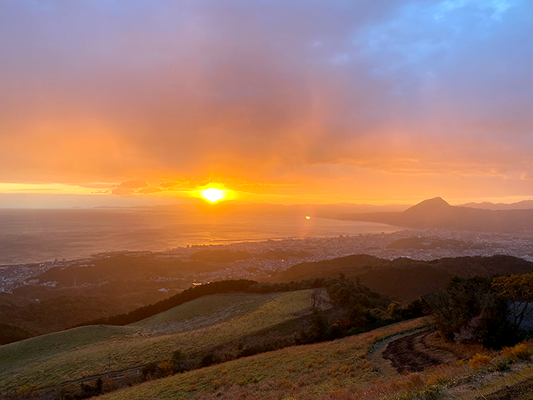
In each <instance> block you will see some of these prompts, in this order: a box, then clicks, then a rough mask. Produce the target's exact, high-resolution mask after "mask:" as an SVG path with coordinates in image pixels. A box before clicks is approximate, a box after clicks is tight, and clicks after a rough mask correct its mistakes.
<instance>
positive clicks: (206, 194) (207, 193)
mask: <svg viewBox="0 0 533 400" xmlns="http://www.w3.org/2000/svg"><path fill="white" fill-rule="evenodd" d="M200 194H201V195H202V197H203V198H204V199H206V200H207V201H208V202H210V203H216V202H218V201H220V200H223V199H224V198H225V197H226V191H225V190H221V189H216V188H210V189H204V190H202V191H201V192H200Z"/></svg>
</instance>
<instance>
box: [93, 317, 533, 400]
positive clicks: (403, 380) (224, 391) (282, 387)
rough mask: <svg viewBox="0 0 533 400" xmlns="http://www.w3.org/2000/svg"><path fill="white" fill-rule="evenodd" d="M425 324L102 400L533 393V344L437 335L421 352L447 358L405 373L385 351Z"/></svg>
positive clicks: (250, 360) (341, 399)
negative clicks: (489, 344) (497, 346)
mask: <svg viewBox="0 0 533 400" xmlns="http://www.w3.org/2000/svg"><path fill="white" fill-rule="evenodd" d="M424 326H425V322H424V320H422V319H418V320H412V321H408V322H403V323H399V324H395V325H390V326H387V327H384V328H380V329H376V330H374V331H371V332H367V333H363V334H360V335H357V336H351V337H347V338H343V339H338V340H335V341H332V342H324V343H319V344H313V345H303V346H293V347H289V348H285V349H281V350H277V351H272V352H268V353H263V354H258V355H255V356H252V357H246V358H241V359H238V360H234V361H230V362H227V363H224V364H219V365H216V366H211V367H207V368H203V369H199V370H194V371H190V372H185V373H182V374H177V375H174V376H171V377H168V378H165V379H159V380H156V381H150V382H146V383H143V384H141V385H138V386H134V387H131V388H128V389H124V390H119V391H116V392H112V393H109V394H107V395H104V396H101V397H99V399H102V400H141V399H143V400H144V399H160V400H171V399H172V400H173V399H196V400H214V399H220V400H234V399H247V400H278V399H285V400H296V399H305V400H326V399H327V400H331V399H337V400H348V399H359V400H374V399H376V400H377V399H390V400H413V399H434V400H438V399H442V400H444V399H463V400H474V399H478V398H491V399H493V398H494V399H496V398H504V397H486V396H488V395H489V394H490V393H494V392H496V391H498V390H500V389H502V388H506V387H507V386H512V385H515V384H517V383H519V385H518V386H520V387H522V386H523V388H522V389H523V390H522V391H523V392H524V393H525V392H528V393H530V390H531V387H533V385H532V383H531V382H532V381H531V377H532V376H533V363H532V362H531V361H530V360H527V357H523V358H521V355H527V354H531V350H532V349H533V343H527V344H525V345H523V344H522V345H520V346H517V348H512V349H504V350H502V351H501V352H497V351H487V350H484V349H483V348H481V347H480V346H475V345H456V344H451V343H445V342H442V339H441V338H439V337H438V336H437V335H433V336H431V339H427V340H428V342H427V343H426V342H424V341H422V342H421V345H422V351H427V349H428V348H430V349H431V351H432V352H433V355H435V356H436V355H437V354H439V353H440V354H442V353H443V352H444V353H448V354H451V355H452V357H451V359H450V360H449V361H448V362H446V363H444V364H440V365H436V366H430V367H427V368H426V369H425V370H423V371H422V372H409V371H405V372H402V373H399V372H398V371H397V370H395V369H394V368H391V366H390V365H388V364H387V363H386V362H385V361H384V359H383V350H384V349H386V348H388V345H389V344H392V343H394V342H397V341H398V340H405V339H409V338H410V337H413V336H414V337H416V336H419V335H421V334H424V335H425V336H427V333H426V332H427V331H422V332H420V330H419V329H418V328H424ZM415 332H418V333H415ZM419 337H420V336H419ZM428 337H429V336H428ZM424 349H426V350H424ZM517 350H518V351H517ZM418 351H420V349H407V351H406V352H407V353H409V354H414V353H417V352H418ZM404 354H405V353H404ZM520 382H523V383H520ZM504 391H509V389H504ZM500 393H501V392H500ZM482 396H483V397H482ZM505 398H511V397H505ZM512 398H514V397H512ZM517 398H518V397H517ZM520 398H523V399H525V398H529V397H520Z"/></svg>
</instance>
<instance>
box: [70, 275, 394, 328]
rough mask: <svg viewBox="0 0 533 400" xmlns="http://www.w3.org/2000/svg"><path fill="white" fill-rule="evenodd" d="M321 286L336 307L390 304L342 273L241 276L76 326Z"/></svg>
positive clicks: (136, 318) (126, 321)
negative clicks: (264, 279) (217, 297)
mask: <svg viewBox="0 0 533 400" xmlns="http://www.w3.org/2000/svg"><path fill="white" fill-rule="evenodd" d="M349 282H351V283H349ZM350 285H351V286H350ZM321 287H322V288H326V289H327V291H328V295H329V296H330V298H331V300H332V301H333V302H334V303H335V304H337V305H338V306H339V307H340V308H346V307H347V305H348V304H356V303H357V304H358V305H359V306H360V307H364V308H370V309H374V308H375V309H380V308H381V309H386V308H387V307H388V306H389V305H390V303H391V300H390V299H389V298H388V297H384V296H382V295H381V294H379V293H378V292H376V291H373V290H371V289H369V288H367V287H366V286H364V285H361V284H360V283H359V282H357V283H355V282H352V281H350V280H349V279H346V278H345V277H344V275H341V278H340V279H338V278H321V279H312V280H306V281H301V282H288V283H258V282H256V281H252V280H245V279H240V280H226V281H218V282H211V283H208V284H205V285H201V286H194V287H191V288H189V289H187V290H184V291H183V292H181V293H178V294H176V295H174V296H172V297H170V298H168V299H165V300H162V301H159V302H157V303H154V304H150V305H148V306H145V307H141V308H138V309H136V310H133V311H131V312H129V313H125V314H120V315H115V316H112V317H109V318H100V319H97V320H92V321H88V322H86V323H83V324H80V325H78V326H84V325H98V324H105V325H128V324H132V323H134V322H138V321H141V320H143V319H145V318H149V317H151V316H154V315H156V314H159V313H161V312H164V311H167V310H170V309H171V308H174V307H177V306H179V305H181V304H184V303H186V302H189V301H192V300H195V299H198V298H200V297H203V296H209V295H213V294H224V293H232V292H242V293H274V292H288V291H294V290H303V289H313V288H321Z"/></svg>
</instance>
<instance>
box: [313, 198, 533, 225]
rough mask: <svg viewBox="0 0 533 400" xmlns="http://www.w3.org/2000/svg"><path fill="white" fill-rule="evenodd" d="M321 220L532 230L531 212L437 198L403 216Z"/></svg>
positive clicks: (340, 215) (389, 214)
mask: <svg viewBox="0 0 533 400" xmlns="http://www.w3.org/2000/svg"><path fill="white" fill-rule="evenodd" d="M320 217H323V218H332V219H339V220H348V221H366V222H378V223H383V224H388V225H394V226H401V227H406V228H418V229H425V228H450V229H461V230H472V231H486V232H515V231H523V230H533V209H511V210H487V209H480V208H472V207H464V206H451V205H450V204H448V203H447V202H446V201H445V200H443V199H442V198H440V197H436V198H433V199H429V200H424V201H422V202H421V203H418V204H417V205H415V206H413V207H410V208H408V209H407V210H405V211H403V212H376V213H338V214H334V213H323V214H321V215H320Z"/></svg>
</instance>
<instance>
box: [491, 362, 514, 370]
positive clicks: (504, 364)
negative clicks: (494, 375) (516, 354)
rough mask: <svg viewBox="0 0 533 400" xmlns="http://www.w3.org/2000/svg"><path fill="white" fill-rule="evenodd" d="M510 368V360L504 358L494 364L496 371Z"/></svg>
mask: <svg viewBox="0 0 533 400" xmlns="http://www.w3.org/2000/svg"><path fill="white" fill-rule="evenodd" d="M510 370H511V366H510V365H509V361H507V360H502V361H500V362H499V363H498V364H496V365H495V366H494V371H498V372H506V371H510Z"/></svg>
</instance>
